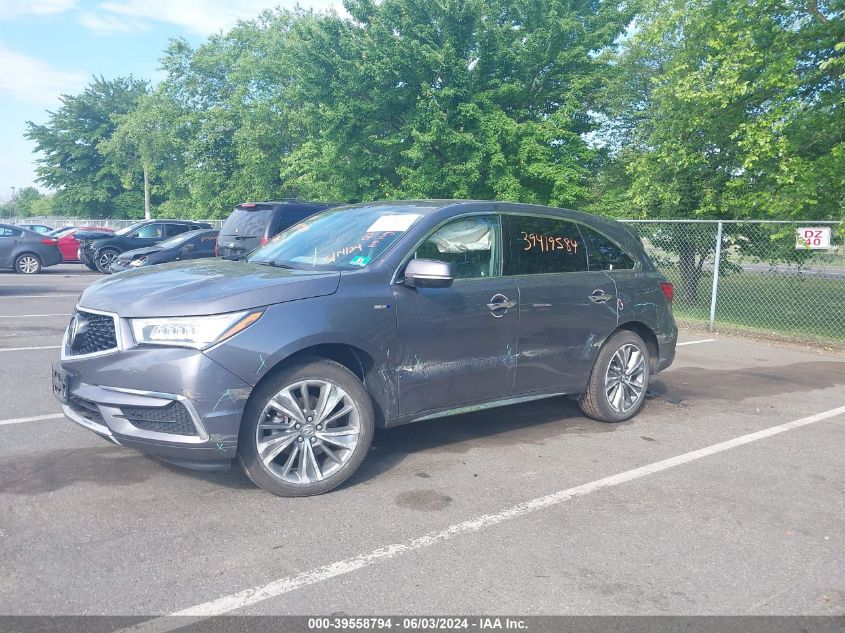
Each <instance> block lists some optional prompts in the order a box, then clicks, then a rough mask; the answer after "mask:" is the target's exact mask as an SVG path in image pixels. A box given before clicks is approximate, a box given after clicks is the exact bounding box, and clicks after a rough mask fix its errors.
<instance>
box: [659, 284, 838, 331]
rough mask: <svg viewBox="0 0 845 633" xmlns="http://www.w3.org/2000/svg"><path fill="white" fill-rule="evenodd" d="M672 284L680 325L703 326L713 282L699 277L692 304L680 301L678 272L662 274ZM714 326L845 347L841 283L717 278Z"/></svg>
mask: <svg viewBox="0 0 845 633" xmlns="http://www.w3.org/2000/svg"><path fill="white" fill-rule="evenodd" d="M663 272H664V274H666V276H667V277H668V278H669V279H670V280H671V281H672V282H673V283H674V284H675V287H676V295H675V296H676V299H675V305H674V311H675V317H676V318H677V319H678V321H690V322H694V323H707V322H709V320H710V293H711V289H712V286H713V276H712V274H711V273H705V274H703V275H702V277H701V283H700V285H699V290H698V296H697V297H696V298H695V300H689V299H687V298H685V297H684V293H683V292H682V289H681V287H680V277H679V275H678V271H677V270H664V271H663ZM716 326H717V327H725V326H727V327H732V328H737V329H750V330H755V331H765V332H772V333H775V334H779V335H787V336H789V337H790V338H796V339H802V338H810V339H815V340H821V341H826V340H827V341H837V342H843V341H845V278H842V277H839V278H835V277H819V276H811V275H779V274H757V273H749V272H737V273H732V274H729V275H723V276H721V277H720V278H719V292H718V296H717V300H716Z"/></svg>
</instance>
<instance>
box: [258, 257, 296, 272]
mask: <svg viewBox="0 0 845 633" xmlns="http://www.w3.org/2000/svg"><path fill="white" fill-rule="evenodd" d="M249 263H250V264H262V265H264V266H272V267H273V268H285V269H287V270H296V268H294V267H293V266H289V265H288V264H282V263H280V262H277V261H276V260H273V259H254V260H252V261H251V262H249Z"/></svg>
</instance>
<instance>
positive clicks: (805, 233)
mask: <svg viewBox="0 0 845 633" xmlns="http://www.w3.org/2000/svg"><path fill="white" fill-rule="evenodd" d="M795 238H796V241H795V248H797V249H807V248H812V249H827V248H830V227H829V226H822V227H800V228H797V229H795Z"/></svg>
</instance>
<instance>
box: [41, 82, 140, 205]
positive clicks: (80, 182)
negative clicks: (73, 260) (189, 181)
mask: <svg viewBox="0 0 845 633" xmlns="http://www.w3.org/2000/svg"><path fill="white" fill-rule="evenodd" d="M147 87H148V84H147V82H146V81H142V80H138V79H134V78H132V77H126V78H118V79H114V80H106V79H104V78H102V77H99V78H97V77H95V78H94V79H93V81H92V82H91V83H90V85H89V86H88V87H87V88H85V90H84V91H83V92H82V93H81V94H79V95H75V96H73V95H63V96H62V97H61V104H62V105H61V107H59V109H58V110H56V111H55V112H50V113H49V117H48V121H47V123H45V124H43V125H36V124H35V123H32V122H31V121H29V122H27V131H26V137H27V138H28V139H30V140H32V141H34V142H35V147H36V151H37V152H39V153H40V154H41V156H40V157H39V158H38V159H37V161H36V162H37V168H36V172H37V180H38V182H40V183H41V184H43V185H45V186H46V187H49V188H51V189H54V190H56V192H57V199H56V201H57V203H59V202H60V203H61V206H62V207H63V208H65V209H68V210H69V211H72V212H74V213H77V214H80V215H83V216H84V215H89V216H94V217H108V216H125V215H126V214H129V213H131V212H132V211H133V209H132V208H131V206H132V204H133V201H134V200H138V199H139V198H140V191H141V189H140V186H139V185H138V184H135V183H132V186H130V187H127V186H125V184H124V182H123V181H122V178H121V176H122V174H121V172H120V170H118V169H116V167H115V165H114V164H113V163H112V162H111V161H110V160H109V159H108V158H107V157H106V156H104V155H103V154H102V152H101V151H100V143H101V142H102V141H104V140H106V139H109V138H110V137H111V135H112V134H113V133H114V130H115V128H116V126H117V124H116V122H115V118H116V117H119V116H120V115H125V114H127V113H129V112H131V111H132V110H133V109H134V108H135V107H136V106H137V103H138V100H139V99H140V98H141V96H142V95H144V94H145V93H146V92H147ZM127 206H129V207H130V208H128V209H127ZM138 210H140V207H139V208H138Z"/></svg>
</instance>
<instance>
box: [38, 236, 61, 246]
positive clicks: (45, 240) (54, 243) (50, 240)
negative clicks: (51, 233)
mask: <svg viewBox="0 0 845 633" xmlns="http://www.w3.org/2000/svg"><path fill="white" fill-rule="evenodd" d="M41 243H42V244H50V245H52V246H55V245H56V244H58V243H59V240H54V239H53V238H52V237H50V238H44V239H43V240H41Z"/></svg>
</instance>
